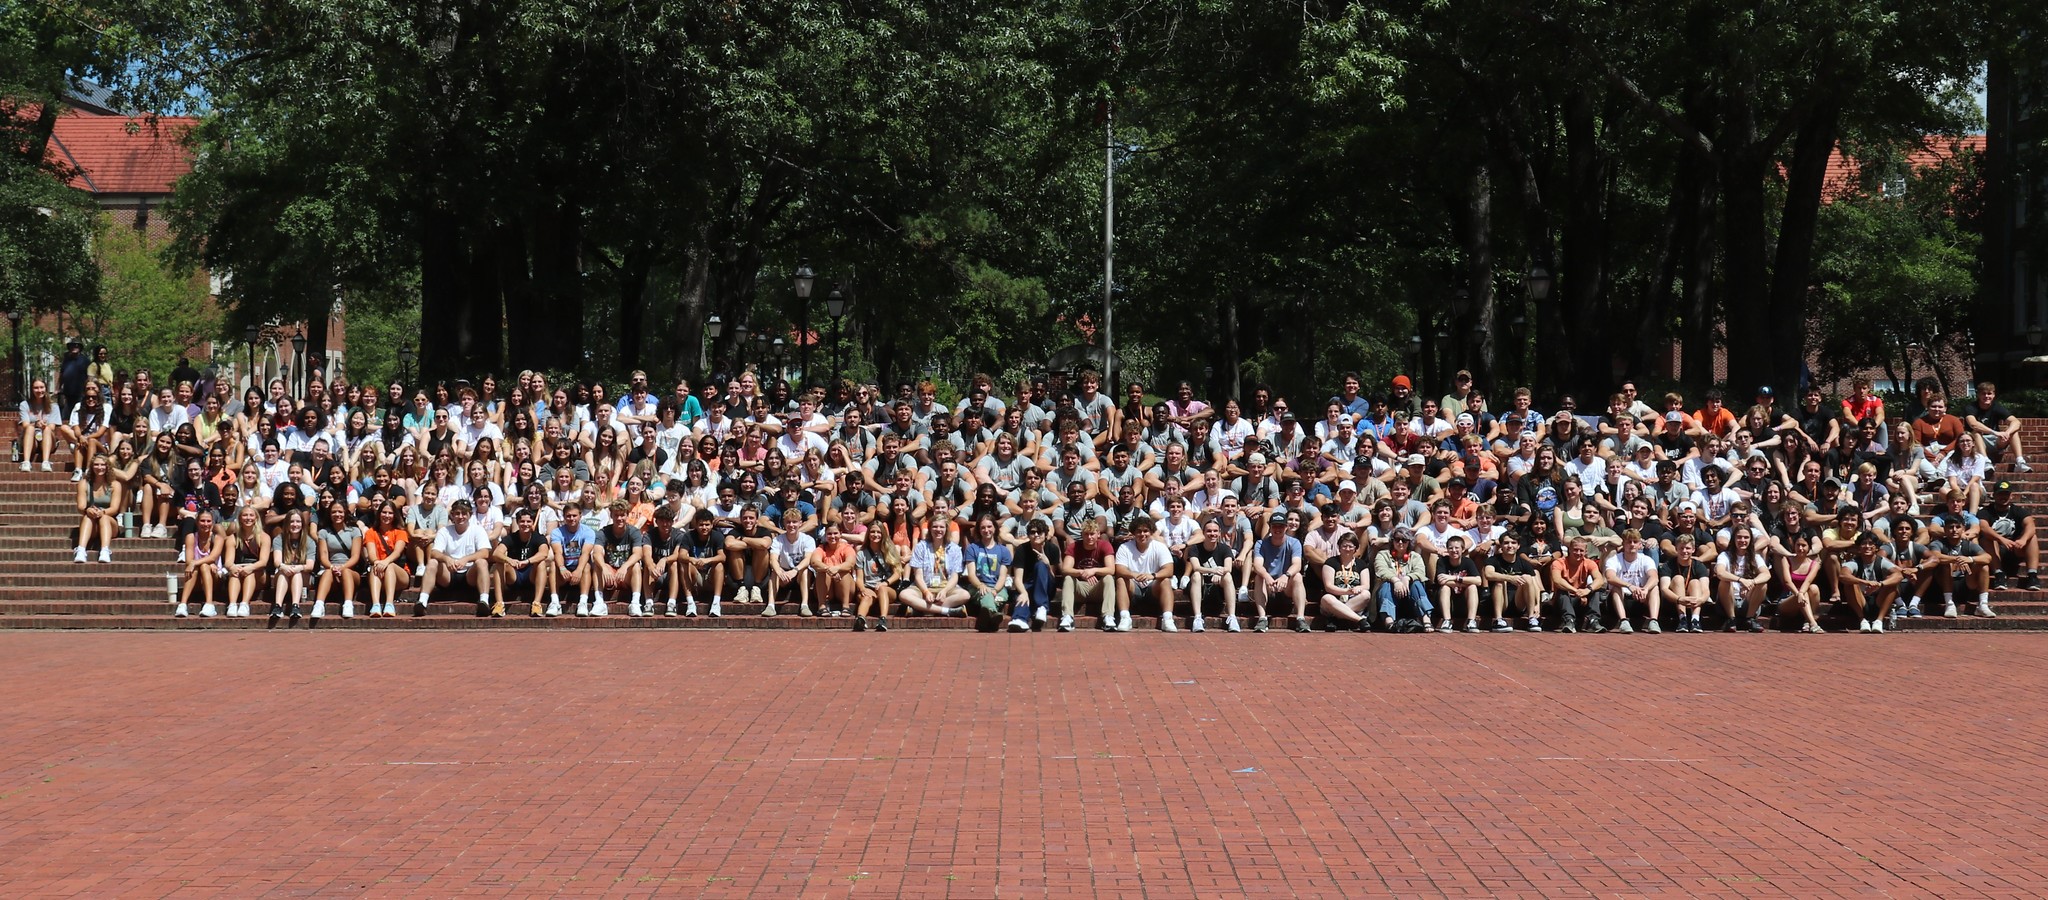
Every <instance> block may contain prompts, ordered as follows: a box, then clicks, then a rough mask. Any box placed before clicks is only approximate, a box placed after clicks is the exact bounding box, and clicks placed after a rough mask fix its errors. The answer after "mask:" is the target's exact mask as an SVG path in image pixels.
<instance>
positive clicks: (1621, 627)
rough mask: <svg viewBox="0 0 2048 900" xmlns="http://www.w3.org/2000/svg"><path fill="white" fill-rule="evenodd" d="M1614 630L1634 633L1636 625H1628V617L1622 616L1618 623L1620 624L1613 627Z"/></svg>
mask: <svg viewBox="0 0 2048 900" xmlns="http://www.w3.org/2000/svg"><path fill="white" fill-rule="evenodd" d="M1614 630H1615V631H1619V632H1621V633H1622V634H1635V633H1636V627H1635V626H1634V625H1630V624H1629V623H1628V619H1627V618H1626V617H1624V618H1623V619H1622V620H1621V624H1620V625H1617V626H1615V627H1614Z"/></svg>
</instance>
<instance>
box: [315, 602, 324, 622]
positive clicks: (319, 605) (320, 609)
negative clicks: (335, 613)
mask: <svg viewBox="0 0 2048 900" xmlns="http://www.w3.org/2000/svg"><path fill="white" fill-rule="evenodd" d="M325 615H327V601H325V600H315V601H313V618H315V619H318V618H321V617H323V616H325Z"/></svg>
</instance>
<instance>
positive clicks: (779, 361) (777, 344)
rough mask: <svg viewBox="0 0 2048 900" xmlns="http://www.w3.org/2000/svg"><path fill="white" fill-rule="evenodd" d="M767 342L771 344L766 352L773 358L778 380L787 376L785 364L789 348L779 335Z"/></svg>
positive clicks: (787, 359)
mask: <svg viewBox="0 0 2048 900" xmlns="http://www.w3.org/2000/svg"><path fill="white" fill-rule="evenodd" d="M769 343H770V345H771V349H770V350H769V351H768V353H769V356H770V357H771V358H772V359H774V360H775V378H776V380H778V381H780V380H783V379H786V378H788V377H789V375H788V371H789V366H788V365H787V363H788V361H789V357H788V353H789V348H788V347H787V346H786V345H785V344H784V343H783V340H782V338H780V337H777V338H776V339H775V340H773V341H771V342H769Z"/></svg>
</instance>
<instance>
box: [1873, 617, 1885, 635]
mask: <svg viewBox="0 0 2048 900" xmlns="http://www.w3.org/2000/svg"><path fill="white" fill-rule="evenodd" d="M1870 633H1871V634H1883V633H1884V620H1883V619H1874V620H1872V621H1871V623H1870Z"/></svg>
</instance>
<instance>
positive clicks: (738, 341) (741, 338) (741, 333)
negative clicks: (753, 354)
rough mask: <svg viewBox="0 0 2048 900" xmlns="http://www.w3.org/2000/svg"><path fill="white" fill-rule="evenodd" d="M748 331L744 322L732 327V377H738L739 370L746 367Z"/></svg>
mask: <svg viewBox="0 0 2048 900" xmlns="http://www.w3.org/2000/svg"><path fill="white" fill-rule="evenodd" d="M748 330H749V329H748V328H747V323H745V322H741V323H739V324H737V325H734V326H733V327H732V371H733V374H734V375H738V374H739V370H740V369H742V368H744V367H745V366H746V362H747V331H748Z"/></svg>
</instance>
